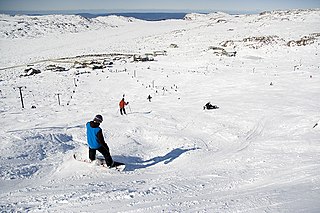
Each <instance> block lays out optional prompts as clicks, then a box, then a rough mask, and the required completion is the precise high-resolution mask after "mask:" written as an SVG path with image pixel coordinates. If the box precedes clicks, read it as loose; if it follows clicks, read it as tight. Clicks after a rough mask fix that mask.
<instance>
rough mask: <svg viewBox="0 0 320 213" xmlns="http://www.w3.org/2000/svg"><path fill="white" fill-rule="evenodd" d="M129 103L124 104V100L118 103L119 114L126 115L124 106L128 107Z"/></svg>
mask: <svg viewBox="0 0 320 213" xmlns="http://www.w3.org/2000/svg"><path fill="white" fill-rule="evenodd" d="M128 104H129V102H125V100H124V98H122V99H121V101H120V103H119V107H120V114H121V115H123V114H125V115H126V114H127V113H126V109H125V108H124V107H125V106H126V105H128Z"/></svg>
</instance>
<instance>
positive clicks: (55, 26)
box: [0, 14, 136, 39]
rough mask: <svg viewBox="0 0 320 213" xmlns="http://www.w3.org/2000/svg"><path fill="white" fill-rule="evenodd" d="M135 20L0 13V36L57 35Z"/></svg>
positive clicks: (113, 17)
mask: <svg viewBox="0 0 320 213" xmlns="http://www.w3.org/2000/svg"><path fill="white" fill-rule="evenodd" d="M135 20H136V19H134V18H125V17H119V16H108V17H97V18H94V19H87V18H84V17H82V16H78V15H47V16H26V15H16V16H9V15H3V14H2V15H0V22H1V30H0V38H10V39H12V38H24V37H27V38H34V37H41V36H46V35H50V34H55V35H57V36H58V35H60V34H64V33H78V32H84V31H89V30H98V29H103V28H104V29H105V28H109V29H110V28H115V27H119V26H122V25H124V23H127V22H133V21H135Z"/></svg>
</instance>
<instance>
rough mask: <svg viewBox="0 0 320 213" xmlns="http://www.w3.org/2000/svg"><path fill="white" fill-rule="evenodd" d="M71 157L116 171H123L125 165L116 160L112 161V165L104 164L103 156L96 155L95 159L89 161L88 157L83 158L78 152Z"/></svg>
mask: <svg viewBox="0 0 320 213" xmlns="http://www.w3.org/2000/svg"><path fill="white" fill-rule="evenodd" d="M73 158H74V159H75V160H77V161H81V162H84V163H92V164H95V165H98V166H101V167H104V168H106V169H116V170H118V171H123V170H124V169H125V167H126V165H125V164H124V163H121V162H118V161H113V165H112V167H108V166H107V164H106V161H105V159H104V158H101V157H98V158H96V160H94V161H91V160H90V159H87V158H83V157H81V156H80V155H78V154H73Z"/></svg>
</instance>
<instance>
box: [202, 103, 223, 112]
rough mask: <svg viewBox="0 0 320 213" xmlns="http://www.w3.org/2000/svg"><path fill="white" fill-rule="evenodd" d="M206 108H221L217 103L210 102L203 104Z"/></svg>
mask: <svg viewBox="0 0 320 213" xmlns="http://www.w3.org/2000/svg"><path fill="white" fill-rule="evenodd" d="M205 109H219V107H218V106H217V105H214V106H213V105H212V104H211V103H210V102H208V103H206V105H204V106H203V110H205Z"/></svg>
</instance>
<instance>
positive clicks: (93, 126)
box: [86, 115, 114, 167]
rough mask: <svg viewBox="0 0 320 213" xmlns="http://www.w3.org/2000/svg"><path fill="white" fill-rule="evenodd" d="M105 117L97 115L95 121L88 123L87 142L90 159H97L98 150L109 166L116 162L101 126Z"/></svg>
mask: <svg viewBox="0 0 320 213" xmlns="http://www.w3.org/2000/svg"><path fill="white" fill-rule="evenodd" d="M102 121H103V118H102V116H101V115H96V116H95V117H94V119H93V121H90V122H88V123H87V124H86V127H87V142H88V146H89V159H90V160H92V161H93V160H95V159H96V151H97V150H98V151H99V152H100V153H101V154H102V155H103V157H104V159H105V160H106V164H107V166H108V167H112V166H113V164H114V162H113V160H112V157H111V155H110V151H109V147H108V145H107V144H106V142H105V141H104V138H103V135H102V129H101V128H100V127H99V126H100V124H101V123H102Z"/></svg>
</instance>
